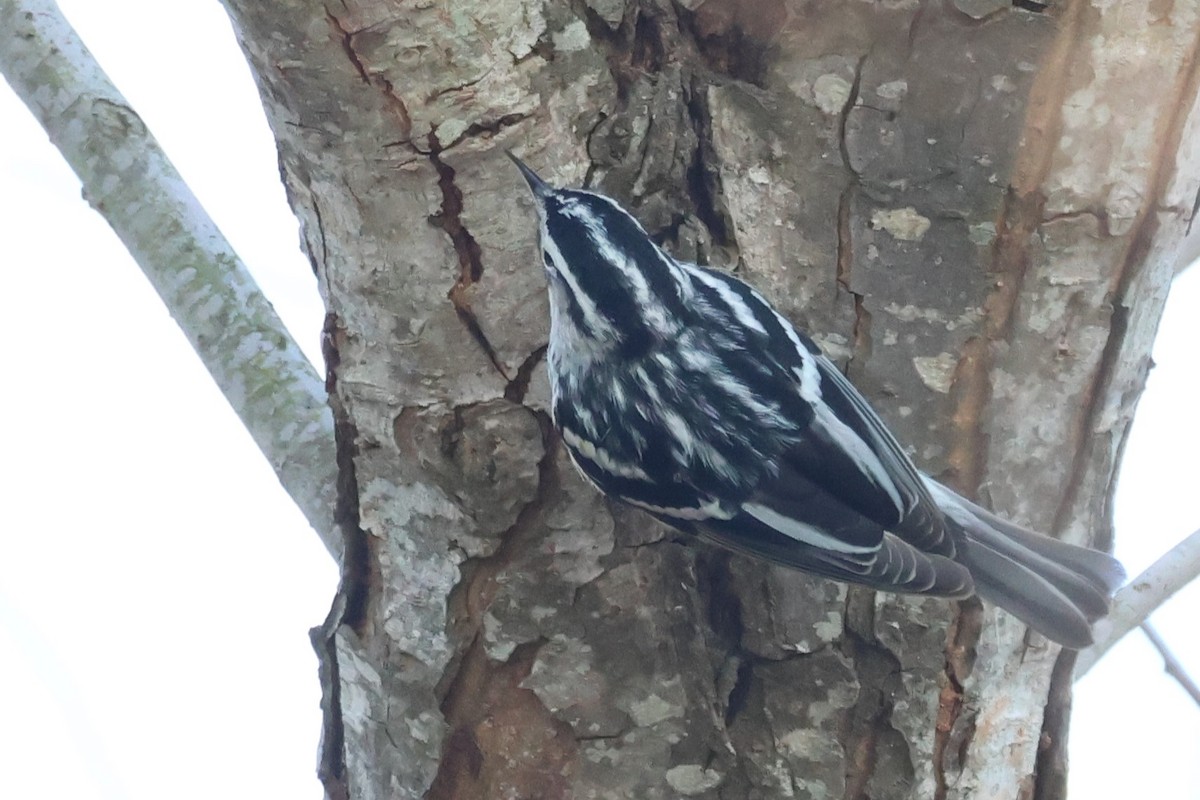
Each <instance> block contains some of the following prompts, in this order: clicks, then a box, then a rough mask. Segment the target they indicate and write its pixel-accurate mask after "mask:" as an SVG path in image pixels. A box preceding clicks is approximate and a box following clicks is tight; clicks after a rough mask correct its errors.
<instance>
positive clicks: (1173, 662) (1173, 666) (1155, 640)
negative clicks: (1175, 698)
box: [1142, 622, 1200, 705]
mask: <svg viewBox="0 0 1200 800" xmlns="http://www.w3.org/2000/svg"><path fill="white" fill-rule="evenodd" d="M1142 633H1144V634H1146V638H1147V639H1149V640H1150V644H1152V645H1154V647H1155V648H1156V649H1157V650H1158V654H1159V655H1160V656H1162V659H1163V669H1164V670H1166V672H1167V674H1168V675H1170V676H1171V677H1172V678H1174V679H1175V680H1177V681H1179V685H1180V686H1182V687H1183V690H1184V691H1185V692H1187V693H1188V694H1189V695H1191V696H1192V700H1194V701H1196V705H1200V686H1197V685H1196V681H1194V680H1193V679H1192V676H1191V675H1188V673H1187V670H1186V669H1184V666H1183V664H1182V663H1181V662H1180V661H1179V659H1178V658H1176V657H1175V654H1174V653H1172V652H1171V649H1170V648H1169V647H1167V643H1166V641H1165V640H1163V638H1162V636H1160V635H1159V633H1158V631H1157V630H1155V629H1154V626H1153V625H1151V624H1150V623H1149V622H1143V623H1142Z"/></svg>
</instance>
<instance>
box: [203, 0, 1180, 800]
mask: <svg viewBox="0 0 1200 800" xmlns="http://www.w3.org/2000/svg"><path fill="white" fill-rule="evenodd" d="M225 2H226V6H227V7H228V8H229V11H230V13H231V16H232V17H233V19H234V22H235V26H236V28H237V29H238V31H239V36H240V38H241V40H242V43H243V46H244V48H245V50H246V53H247V56H248V58H249V60H250V63H251V65H252V68H253V70H254V71H255V73H256V76H257V80H258V82H259V86H260V89H261V91H262V95H263V99H264V102H265V104H266V107H267V112H268V116H269V118H270V120H271V123H272V125H273V127H274V130H275V133H276V136H277V138H278V140H279V148H280V161H281V165H282V171H283V175H284V179H285V182H286V184H287V186H288V189H289V192H290V195H291V199H292V203H293V206H294V208H295V210H296V213H297V214H298V216H299V217H300V220H301V225H302V235H303V240H304V244H305V246H306V248H307V250H308V252H309V254H310V256H311V258H312V261H313V264H314V266H315V268H316V270H317V272H318V274H319V276H320V282H321V287H322V291H323V292H324V296H325V300H326V303H327V307H328V311H329V316H328V322H327V336H328V348H327V352H328V355H329V359H330V363H329V369H330V376H331V385H332V386H333V391H332V401H333V404H334V410H335V417H336V419H337V433H338V439H339V467H340V470H341V485H340V488H341V498H340V522H341V525H342V528H343V533H344V535H345V537H346V563H345V565H344V567H345V569H344V581H343V586H342V589H341V592H340V594H339V598H338V601H337V602H336V603H335V606H334V611H333V612H331V615H330V619H329V620H328V621H327V624H326V625H325V626H324V627H323V628H322V629H321V630H319V631H317V632H315V635H314V639H315V641H316V642H317V644H318V650H319V651H320V653H321V654H322V657H323V664H322V680H323V684H324V689H325V708H326V726H325V737H324V749H323V754H322V761H321V774H322V778H323V780H324V781H325V785H326V789H327V792H328V794H329V796H331V797H355V798H383V797H398V798H418V797H430V798H438V800H448V799H449V798H492V797H497V798H498V797H522V798H533V797H544V798H560V797H562V798H565V797H579V798H585V797H612V798H624V797H631V798H632V797H637V798H655V797H679V796H687V797H700V798H718V797H720V798H771V797H813V798H832V797H846V798H860V797H871V798H906V797H921V798H928V797H934V798H951V797H1022V798H1026V797H1038V798H1043V799H1047V798H1052V797H1058V796H1061V794H1062V785H1063V763H1064V752H1065V751H1064V746H1065V736H1066V718H1067V713H1066V712H1067V708H1068V705H1069V683H1070V676H1071V662H1070V659H1071V655H1070V654H1063V653H1060V651H1059V650H1058V648H1057V647H1055V646H1052V645H1050V644H1048V643H1047V642H1045V641H1044V640H1041V639H1040V638H1039V637H1037V636H1036V635H1031V634H1029V633H1028V632H1027V631H1026V630H1025V628H1024V626H1022V625H1021V624H1019V623H1018V622H1016V621H1015V620H1014V619H1012V618H1010V617H1008V616H1006V615H1005V614H1003V613H1001V612H998V611H996V610H995V609H993V608H990V607H985V606H982V605H981V604H980V603H978V602H976V601H970V602H965V603H962V604H959V605H954V604H950V603H946V602H941V601H936V600H918V599H913V598H905V597H895V596H890V595H875V594H872V593H870V592H867V591H863V590H860V589H850V590H847V589H846V588H845V587H843V586H839V585H836V584H833V583H828V582H825V581H822V580H818V579H815V578H810V577H806V576H803V575H799V574H795V573H790V572H787V571H783V570H779V569H773V568H770V567H766V566H763V565H761V564H757V563H753V562H750V561H747V560H744V559H742V558H738V557H731V556H729V555H727V554H724V553H720V552H715V551H713V550H709V549H706V548H704V547H701V546H698V545H695V544H693V543H691V542H688V541H685V540H683V539H681V538H680V537H679V536H677V535H675V534H673V533H671V532H669V531H666V530H664V529H663V528H662V527H660V526H658V525H656V524H655V523H653V522H652V521H650V520H649V519H648V518H647V517H645V516H643V515H641V514H638V513H635V512H632V511H628V510H625V509H621V508H617V507H614V506H612V505H610V504H608V503H606V502H605V501H603V500H602V499H601V498H599V497H598V496H597V495H596V493H595V492H594V491H593V490H592V489H591V488H590V487H588V486H587V485H585V484H584V483H583V482H582V481H581V480H580V479H579V478H578V477H577V476H576V474H575V473H574V471H573V470H572V469H570V468H568V467H567V462H566V459H565V456H564V454H563V451H562V448H561V446H560V445H559V443H558V441H557V439H556V437H555V436H554V434H553V432H552V429H551V425H550V421H549V417H548V414H547V396H546V395H547V388H546V378H545V375H544V365H543V363H542V354H543V352H544V349H545V341H546V328H547V310H546V304H545V299H544V287H543V285H542V276H541V269H540V264H539V258H538V255H537V253H536V250H535V247H534V241H535V222H534V217H533V213H532V209H531V205H530V203H529V202H528V200H527V198H526V197H525V192H524V190H523V188H522V186H521V182H520V177H519V175H518V174H517V173H516V172H515V171H514V170H513V169H511V168H510V166H508V165H507V162H506V161H505V159H504V158H503V156H502V152H501V151H502V150H503V149H504V148H513V149H515V150H516V151H518V152H519V153H520V155H521V156H522V158H524V159H525V160H526V161H527V162H528V163H530V164H531V165H532V166H533V167H534V168H536V169H538V170H539V172H541V174H542V175H543V176H544V177H546V178H547V179H550V180H552V181H554V182H557V183H560V184H566V185H580V184H584V185H589V186H593V187H598V188H599V189H600V190H602V191H604V192H606V193H608V194H611V195H613V196H615V197H618V198H620V199H621V200H622V201H623V202H625V203H626V204H628V205H629V206H630V207H632V208H633V209H634V210H635V211H636V213H637V215H638V216H639V218H640V219H641V220H642V221H643V223H644V224H645V225H646V226H647V228H648V229H649V230H651V231H652V232H654V233H656V234H657V235H658V236H660V237H661V238H662V240H663V241H665V242H666V243H667V244H668V245H669V246H670V247H671V249H673V250H674V252H676V253H677V254H680V255H681V256H683V257H686V258H696V259H700V260H703V261H707V262H709V263H715V264H718V265H723V266H726V267H729V268H735V269H737V270H738V271H739V272H740V273H741V274H742V275H744V276H745V277H746V278H747V279H748V280H750V281H751V282H753V283H754V284H755V285H756V286H758V287H759V288H760V289H761V290H762V291H763V292H765V293H766V294H767V295H768V296H769V298H770V299H771V300H773V301H774V302H776V303H777V304H778V305H779V307H780V308H781V309H782V310H783V311H784V312H785V313H787V314H788V315H789V316H790V317H791V318H792V319H794V320H795V321H797V322H798V323H800V324H802V325H803V326H805V327H806V328H807V329H808V330H810V331H811V332H812V333H813V334H814V336H815V338H816V339H817V341H818V342H820V343H821V344H822V346H824V347H825V348H826V351H827V352H828V353H829V354H830V355H831V356H833V357H834V358H835V359H837V360H839V361H840V362H841V363H842V364H844V365H846V367H847V369H848V371H849V374H850V375H851V377H852V378H853V380H854V381H855V382H856V383H857V385H858V386H859V387H860V388H862V389H863V391H864V392H865V393H866V394H867V396H868V397H869V398H870V399H871V400H872V402H873V403H874V404H875V406H876V408H878V409H879V411H880V412H881V413H882V414H883V416H884V417H885V419H886V420H887V421H888V422H889V423H890V424H891V425H893V427H894V428H895V430H896V431H897V433H898V434H899V436H900V437H901V439H902V440H904V441H907V442H910V443H912V444H913V445H914V450H913V455H914V457H915V459H916V460H917V462H918V463H919V464H920V465H921V466H922V467H923V468H925V469H926V470H928V471H929V472H931V473H932V474H934V475H936V476H938V477H940V478H941V479H943V480H946V481H948V482H949V483H951V484H952V485H954V486H955V487H956V488H958V489H960V490H963V491H965V492H967V493H969V494H973V495H975V496H977V497H980V498H982V499H983V500H984V501H986V502H987V503H988V504H990V505H991V506H993V507H994V508H996V509H998V510H999V511H1001V512H1002V513H1005V514H1006V515H1008V516H1010V517H1012V518H1014V519H1016V520H1018V521H1020V522H1022V523H1026V524H1029V525H1031V526H1033V527H1036V528H1040V529H1042V530H1047V531H1050V532H1053V533H1054V534H1056V535H1058V536H1061V537H1063V538H1065V539H1068V540H1071V541H1075V542H1087V541H1091V542H1093V543H1096V544H1099V545H1101V546H1103V545H1106V544H1108V539H1109V534H1108V531H1109V522H1108V498H1109V496H1110V494H1111V488H1112V483H1113V475H1114V465H1115V463H1116V460H1117V457H1118V455H1119V451H1120V447H1121V443H1122V441H1123V439H1124V435H1125V431H1126V428H1127V425H1128V422H1129V419H1130V416H1131V414H1132V410H1133V406H1134V403H1135V402H1136V398H1137V395H1138V393H1139V391H1140V388H1141V385H1142V381H1143V378H1144V376H1145V373H1146V370H1147V369H1148V365H1149V359H1148V353H1149V346H1150V342H1151V339H1152V337H1153V334H1154V330H1155V326H1156V324H1157V320H1158V317H1159V314H1160V311H1161V308H1162V304H1163V300H1164V298H1165V295H1166V291H1167V287H1168V284H1169V281H1170V277H1171V274H1172V272H1173V270H1174V266H1175V258H1174V254H1175V251H1176V249H1177V247H1178V246H1179V243H1180V242H1181V241H1182V239H1183V237H1184V235H1185V233H1186V231H1187V229H1188V228H1189V226H1190V223H1191V220H1192V216H1193V213H1194V210H1195V205H1196V202H1197V197H1198V195H1197V189H1198V186H1200V184H1198V181H1197V169H1196V166H1197V154H1196V153H1195V152H1193V149H1189V148H1186V147H1184V146H1183V145H1184V144H1185V143H1187V142H1191V141H1196V131H1195V128H1196V125H1197V121H1196V97H1197V80H1198V78H1197V71H1196V47H1197V34H1198V33H1200V24H1198V22H1197V5H1196V4H1195V3H1190V2H1189V3H1174V4H1171V3H1166V4H1162V3H1109V2H1102V1H1101V0H1094V2H1091V3H1089V2H1083V1H1082V0H1067V1H1066V2H1062V3H1054V4H1053V5H1051V6H1050V7H1049V8H1048V9H1045V10H1044V11H1043V12H1039V11H1036V10H1022V9H1014V8H1011V7H1010V5H1009V4H1008V3H1003V2H994V1H992V2H988V1H986V0H975V1H972V0H958V1H957V2H916V0H891V1H889V2H880V3H867V2H841V1H838V2H834V0H826V1H825V2H801V1H800V0H753V2H735V1H734V0H708V2H697V0H690V1H685V0H677V2H674V3H671V2H667V0H642V1H641V2H633V1H632V0H586V1H585V0H575V1H574V2H571V3H565V2H541V1H540V0H494V1H493V2H487V3H475V2H461V3H448V2H447V3H439V2H420V3H404V4H395V3H384V2H379V1H378V0H373V1H372V2H342V3H335V4H328V5H321V4H317V3H312V2H302V0H291V1H290V2H277V3H269V4H264V3H258V2H248V0H225ZM1024 5H1029V6H1031V7H1033V6H1036V5H1037V4H1024Z"/></svg>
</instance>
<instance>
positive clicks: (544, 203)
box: [510, 154, 1124, 647]
mask: <svg viewBox="0 0 1200 800" xmlns="http://www.w3.org/2000/svg"><path fill="white" fill-rule="evenodd" d="M510 157H511V158H512V160H513V161H514V163H516V165H517V167H518V168H519V169H520V170H521V173H522V175H524V177H525V180H526V181H527V182H528V184H529V188H530V189H531V190H532V192H533V196H534V199H535V201H536V206H537V210H538V216H539V219H540V226H539V227H540V234H541V236H540V239H541V247H542V258H543V261H544V264H545V272H546V278H547V282H548V284H549V292H550V343H549V347H548V350H547V362H548V367H549V374H550V383H551V395H552V400H553V416H554V421H555V424H556V425H557V427H558V429H559V431H560V432H561V434H562V439H563V442H564V443H565V444H566V447H567V449H568V451H569V452H570V454H571V458H572V459H573V460H574V462H575V464H576V466H578V468H579V470H580V471H581V472H582V473H583V475H584V476H585V477H586V478H587V479H588V480H590V481H591V482H592V483H593V484H595V486H596V487H597V488H598V489H600V491H602V492H604V493H605V494H607V495H610V496H612V497H615V498H618V499H620V500H623V501H624V502H626V503H630V504H631V505H634V506H637V507H639V508H642V509H645V510H646V511H648V512H649V513H651V514H653V515H654V516H655V517H657V518H659V519H660V520H663V521H664V522H666V523H668V524H669V525H671V526H673V527H675V528H678V529H680V530H682V531H686V532H689V533H694V534H697V535H699V536H701V537H703V538H704V539H707V540H709V541H711V542H714V543H716V544H718V545H721V546H723V547H726V548H729V549H731V550H734V551H737V552H741V553H747V554H750V555H753V556H756V557H759V558H763V559H767V560H769V561H772V562H775V563H778V564H784V565H787V566H789V567H794V568H797V569H801V570H806V571H808V572H814V573H817V574H819V575H824V576H826V577H830V578H835V579H838V580H843V581H849V582H853V583H859V584H865V585H867V586H871V587H875V588H877V589H884V590H887V591H892V592H909V593H918V594H928V595H937V596H941V597H966V596H969V595H971V594H972V593H974V592H978V593H979V594H980V595H981V596H982V597H984V598H986V599H988V600H991V601H992V602H994V603H996V604H997V605H999V606H1001V607H1002V608H1004V609H1006V610H1008V611H1009V612H1010V613H1012V614H1014V615H1015V616H1017V617H1018V618H1020V619H1021V620H1023V621H1024V622H1026V623H1027V624H1029V625H1030V626H1032V627H1033V628H1035V629H1037V630H1039V631H1041V632H1042V633H1043V634H1045V635H1046V636H1047V637H1049V638H1051V639H1054V640H1056V641H1058V642H1060V643H1062V644H1064V645H1067V646H1070V647H1083V646H1086V645H1087V644H1089V643H1090V642H1091V622H1092V621H1094V620H1095V619H1097V618H1099V617H1100V616H1103V615H1104V614H1105V613H1106V612H1107V611H1108V608H1109V603H1110V599H1111V597H1112V594H1113V592H1114V591H1115V589H1116V588H1117V587H1118V586H1119V585H1120V584H1121V582H1122V581H1123V579H1124V571H1123V570H1122V569H1121V566H1120V565H1119V564H1118V563H1117V562H1116V561H1115V560H1113V559H1112V558H1110V557H1109V556H1107V555H1104V554H1103V553H1099V552H1096V551H1094V550H1088V549H1085V548H1081V547H1075V546H1072V545H1068V544H1065V543H1062V542H1059V541H1057V540H1055V539H1051V538H1049V537H1045V536H1041V535H1039V534H1036V533H1032V532H1030V531H1027V530H1025V529H1023V528H1020V527H1018V526H1016V525H1014V524H1012V523H1010V522H1006V521H1004V520H1002V519H1000V518H999V517H997V516H996V515H994V514H992V513H991V512H989V511H987V510H985V509H983V508H981V507H979V506H977V505H975V504H974V503H971V502H970V501H968V500H966V499H965V498H963V497H960V496H959V495H957V494H956V493H954V492H953V491H951V490H950V489H948V488H946V487H945V486H943V485H941V484H940V483H938V482H937V481H935V480H933V479H932V478H930V477H928V476H926V475H924V474H922V473H921V472H919V471H917V469H916V468H915V467H914V466H913V463H912V461H911V460H910V459H909V458H908V456H907V455H906V454H905V452H904V451H903V450H902V449H901V447H900V445H899V444H898V443H897V442H896V439H895V438H894V437H893V435H892V434H891V432H890V431H889V430H888V429H887V427H886V426H885V425H884V423H883V421H882V420H880V418H879V417H878V415H876V413H875V412H874V411H873V410H872V409H871V408H870V406H869V405H868V404H867V401H866V400H865V398H863V396H862V395H861V394H859V392H858V391H857V390H856V389H855V388H854V387H853V386H852V385H851V384H850V382H849V381H848V380H847V379H846V378H845V377H844V376H843V375H842V373H841V372H840V371H839V370H838V369H837V367H836V366H834V364H833V363H832V362H830V361H829V360H828V359H826V358H825V357H824V356H823V355H822V354H821V351H820V349H819V348H818V347H817V346H816V345H815V344H814V343H813V342H812V340H810V339H809V338H808V337H807V336H805V335H804V334H803V333H801V332H799V331H797V330H796V329H795V328H794V327H793V326H792V325H791V324H790V323H789V322H788V321H787V320H786V319H784V318H783V317H782V316H781V315H780V314H778V313H777V312H776V311H775V310H774V309H773V308H772V307H771V306H770V305H769V304H768V303H767V301H766V300H765V299H763V297H762V296H761V295H760V294H759V293H758V292H756V291H755V290H754V289H752V288H751V287H750V286H749V285H747V284H745V283H743V282H742V281H740V280H738V279H736V278H734V277H732V276H730V275H728V274H726V273H724V272H720V271H717V270H713V269H706V268H704V267H699V266H696V265H694V264H686V263H682V262H679V261H676V260H675V259H674V258H672V257H671V256H670V255H668V254H667V253H665V252H663V251H662V250H661V249H660V248H659V247H658V246H657V245H655V243H654V242H653V241H652V240H651V239H650V237H649V236H648V235H647V234H646V232H645V231H644V230H643V229H642V227H641V226H640V225H639V224H638V222H637V221H636V220H635V219H634V218H633V217H632V216H631V215H630V214H629V213H627V212H626V211H625V210H624V209H622V208H621V207H620V206H619V205H617V203H615V202H614V201H612V200H610V199H609V198H607V197H604V196H602V195H599V194H595V193H592V192H586V191H577V190H567V189H555V188H553V187H551V186H550V185H548V184H547V183H546V182H545V181H543V180H541V179H540V178H539V177H538V176H537V175H536V174H535V173H534V172H533V171H532V170H531V169H530V168H529V167H527V166H525V164H523V163H522V162H521V161H520V160H519V159H517V158H516V157H515V156H512V155H511V154H510Z"/></svg>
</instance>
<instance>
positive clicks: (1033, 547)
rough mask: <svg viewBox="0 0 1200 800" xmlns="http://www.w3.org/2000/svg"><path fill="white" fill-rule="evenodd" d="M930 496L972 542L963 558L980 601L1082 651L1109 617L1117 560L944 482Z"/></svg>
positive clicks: (1119, 571)
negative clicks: (1000, 512) (999, 512)
mask: <svg viewBox="0 0 1200 800" xmlns="http://www.w3.org/2000/svg"><path fill="white" fill-rule="evenodd" d="M926 482H927V483H928V484H929V488H930V492H931V493H932V494H933V497H934V499H935V500H936V501H937V503H938V505H939V506H941V508H942V510H943V511H944V512H945V513H946V516H947V517H949V518H950V520H951V521H952V522H955V523H957V524H958V526H959V527H960V528H961V529H962V532H963V534H964V538H965V540H966V546H965V548H964V549H965V552H964V553H963V554H962V556H961V560H962V562H963V563H964V564H966V566H967V567H968V568H969V569H970V570H971V575H972V576H973V577H974V579H975V588H976V591H977V592H978V593H979V595H980V597H982V598H984V599H985V600H988V601H990V602H992V603H995V604H996V605H998V606H1000V607H1001V608H1003V609H1004V610H1005V611H1008V612H1009V613H1010V614H1012V615H1013V616H1015V617H1017V618H1018V619H1020V620H1021V621H1022V622H1024V623H1026V624H1027V625H1029V626H1030V627H1032V628H1034V629H1036V630H1038V631H1040V632H1041V633H1042V634H1044V635H1045V636H1046V637H1047V638H1049V639H1053V640H1054V641H1056V642H1059V643H1060V644H1062V645H1064V646H1066V647H1074V648H1077V649H1080V648H1084V647H1087V646H1088V645H1089V644H1091V643H1092V623H1093V622H1094V621H1096V620H1097V619H1099V618H1100V617H1103V616H1104V615H1105V614H1107V613H1108V610H1109V607H1110V605H1111V603H1112V596H1113V593H1114V592H1116V590H1117V589H1118V587H1120V586H1121V584H1122V583H1123V582H1124V581H1125V570H1124V569H1123V568H1122V567H1121V565H1120V563H1119V562H1118V561H1117V560H1116V559H1114V558H1113V557H1112V556H1109V555H1106V554H1105V553H1101V552H1098V551H1096V550H1089V549H1088V548H1086V547H1077V546H1075V545H1071V544H1067V543H1066V542H1060V541H1058V540H1057V539H1051V538H1050V537H1048V536H1042V535H1041V534H1037V533H1034V532H1032V531H1029V530H1026V529H1025V528H1022V527H1020V526H1019V525H1014V524H1013V523H1011V522H1008V521H1007V520H1004V519H1001V518H1000V517H998V516H996V515H995V514H993V513H992V512H990V511H988V510H987V509H984V508H982V507H980V506H978V505H976V504H975V503H972V502H971V501H970V500H967V499H966V498H964V497H961V496H959V495H958V494H956V493H955V492H953V491H951V490H950V489H947V488H946V487H945V486H942V485H941V484H939V483H937V482H935V481H933V480H929V479H927V480H926Z"/></svg>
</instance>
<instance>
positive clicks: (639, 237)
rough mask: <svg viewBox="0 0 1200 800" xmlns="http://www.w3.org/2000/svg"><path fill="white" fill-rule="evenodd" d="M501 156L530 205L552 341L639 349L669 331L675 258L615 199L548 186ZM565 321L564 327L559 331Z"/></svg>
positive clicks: (678, 278)
mask: <svg viewBox="0 0 1200 800" xmlns="http://www.w3.org/2000/svg"><path fill="white" fill-rule="evenodd" d="M508 157H509V158H511V159H512V161H513V163H514V164H516V165H517V169H519V170H520V171H521V175H522V176H524V178H525V182H526V183H527V184H528V185H529V190H530V192H531V193H532V194H533V199H534V202H535V204H536V206H537V212H538V218H539V223H540V225H539V233H540V237H539V238H540V243H541V248H542V263H543V265H544V266H545V270H546V278H547V281H548V282H549V285H550V304H551V325H552V327H553V328H554V329H555V330H552V331H551V336H552V338H553V337H554V336H555V335H556V334H560V333H569V334H570V335H571V336H572V337H577V336H582V337H586V339H588V340H591V341H594V342H602V343H610V344H614V345H617V346H619V347H621V348H622V349H623V350H626V351H628V352H638V351H644V350H645V349H646V348H648V347H649V346H650V345H652V344H653V342H654V341H655V340H656V339H660V338H663V337H671V336H674V335H676V334H677V333H678V332H679V330H680V328H681V327H682V325H683V324H684V322H683V321H684V318H685V313H684V311H685V308H684V300H685V295H686V294H687V290H688V287H689V285H690V284H689V282H688V279H687V277H686V276H685V275H684V273H683V271H682V270H681V269H680V268H679V265H678V264H676V263H675V261H674V259H672V258H671V257H670V256H669V255H667V254H666V253H664V252H663V251H662V250H661V249H659V247H658V245H656V244H655V243H654V242H653V240H651V238H650V236H649V235H648V234H647V233H646V231H645V230H644V229H643V228H642V226H641V225H640V224H638V221H637V220H636V219H634V218H633V216H632V215H631V214H629V212H627V211H625V210H624V209H623V208H621V207H620V206H619V205H618V204H617V203H616V202H615V201H614V200H612V199H610V198H608V197H605V196H604V195H601V194H596V193H594V192H587V191H582V190H577V189H558V188H555V187H553V186H551V185H550V184H549V183H547V182H546V181H544V180H542V179H541V178H540V177H538V175H537V173H536V172H534V171H533V170H532V169H530V168H529V167H528V166H527V165H526V164H525V163H524V162H522V161H521V160H520V159H519V158H517V157H516V156H514V155H513V154H512V153H509V154H508ZM567 325H569V326H570V327H571V330H570V331H566V330H561V328H562V327H563V326H567Z"/></svg>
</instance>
